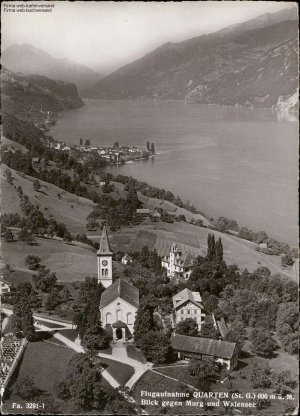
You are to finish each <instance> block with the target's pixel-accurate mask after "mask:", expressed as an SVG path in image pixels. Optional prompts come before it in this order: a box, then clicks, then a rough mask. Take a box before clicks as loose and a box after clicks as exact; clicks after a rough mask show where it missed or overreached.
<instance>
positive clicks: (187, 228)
mask: <svg viewBox="0 0 300 416" xmlns="http://www.w3.org/2000/svg"><path fill="white" fill-rule="evenodd" d="M209 233H213V234H214V235H215V238H216V239H218V238H219V237H221V239H222V243H223V248H224V259H225V261H226V262H227V264H234V263H235V264H237V265H238V266H239V267H240V268H241V269H248V270H249V271H253V270H255V269H257V268H258V267H261V266H266V267H268V268H269V269H270V271H271V273H272V274H276V273H282V274H285V275H286V276H288V277H294V274H293V269H292V268H291V267H290V268H287V267H285V268H284V267H282V266H281V258H280V257H279V256H267V255H266V254H263V253H261V252H258V251H256V244H255V243H252V242H250V241H246V240H242V239H240V238H237V237H235V236H233V235H228V234H222V233H220V232H218V231H212V230H210V229H208V228H202V227H197V226H195V225H192V224H188V223H185V222H175V223H173V224H169V223H164V222H156V223H151V222H147V221H145V222H143V223H142V224H140V225H138V226H135V227H122V228H121V229H120V230H119V231H117V232H114V233H111V234H110V235H109V237H110V241H111V246H112V249H113V250H115V251H117V250H120V251H123V252H127V251H135V250H140V248H141V247H142V246H143V245H148V247H149V248H150V249H152V250H153V249H154V248H155V249H156V250H157V252H158V254H159V255H161V256H164V255H167V254H168V253H169V251H170V248H171V244H172V243H173V242H176V243H177V244H178V246H179V247H180V248H181V249H182V250H184V251H185V250H187V251H189V252H190V253H191V254H192V255H193V256H197V255H199V254H200V255H202V256H205V255H206V248H207V236H208V234H209ZM90 237H91V238H93V239H97V238H98V236H97V237H96V236H90Z"/></svg>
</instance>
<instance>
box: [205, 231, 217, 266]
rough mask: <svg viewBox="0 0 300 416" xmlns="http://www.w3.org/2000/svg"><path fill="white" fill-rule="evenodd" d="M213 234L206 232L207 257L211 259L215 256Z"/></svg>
mask: <svg viewBox="0 0 300 416" xmlns="http://www.w3.org/2000/svg"><path fill="white" fill-rule="evenodd" d="M215 244H216V243H215V236H214V234H210V233H209V234H208V236H207V256H206V257H207V258H208V259H210V260H213V259H214V258H215V257H216V250H215Z"/></svg>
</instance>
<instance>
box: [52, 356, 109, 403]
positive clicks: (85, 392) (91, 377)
mask: <svg viewBox="0 0 300 416" xmlns="http://www.w3.org/2000/svg"><path fill="white" fill-rule="evenodd" d="M101 371H102V369H101V366H100V364H99V363H98V362H97V361H94V360H93V359H92V358H91V357H90V356H89V355H87V354H82V353H81V354H76V355H74V356H73V357H72V358H71V360H70V361H69V363H68V366H67V370H66V375H65V378H64V379H63V380H62V381H61V382H60V383H59V385H58V390H59V397H60V398H61V399H63V400H71V401H72V403H73V404H74V406H75V407H76V408H79V409H80V408H82V409H86V410H90V409H93V408H94V409H97V410H101V409H103V407H104V405H105V399H106V393H105V391H104V390H103V387H102V383H101V381H102V375H101Z"/></svg>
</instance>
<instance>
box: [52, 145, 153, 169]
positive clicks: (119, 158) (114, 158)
mask: <svg viewBox="0 0 300 416" xmlns="http://www.w3.org/2000/svg"><path fill="white" fill-rule="evenodd" d="M49 147H50V148H53V149H55V150H59V151H61V152H66V153H68V154H69V155H70V156H73V157H74V156H75V157H76V156H77V157H78V161H85V160H88V159H89V155H93V156H99V157H100V158H101V159H102V160H104V161H106V162H107V164H110V165H122V164H124V163H132V162H134V161H138V160H147V159H149V157H153V156H154V155H155V148H154V144H153V143H151V145H150V143H149V142H147V147H146V149H141V148H139V147H137V146H126V145H123V146H121V145H119V142H115V143H114V144H113V146H105V147H103V146H95V145H91V142H90V140H89V139H86V140H85V141H83V139H80V144H79V145H67V144H66V143H65V142H63V141H51V142H49Z"/></svg>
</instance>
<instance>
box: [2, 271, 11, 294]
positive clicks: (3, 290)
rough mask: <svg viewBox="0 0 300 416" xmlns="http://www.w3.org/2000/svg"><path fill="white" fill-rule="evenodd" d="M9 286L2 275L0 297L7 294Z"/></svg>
mask: <svg viewBox="0 0 300 416" xmlns="http://www.w3.org/2000/svg"><path fill="white" fill-rule="evenodd" d="M10 288H11V284H10V283H9V282H8V281H7V280H6V279H5V278H4V276H3V274H2V275H1V277H0V295H3V294H4V293H9V292H10Z"/></svg>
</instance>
